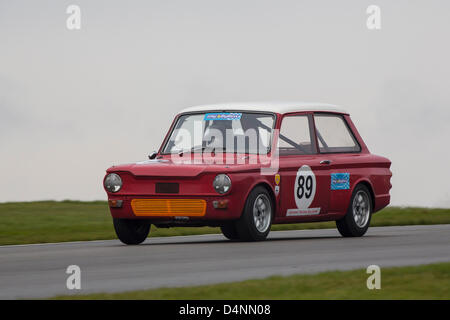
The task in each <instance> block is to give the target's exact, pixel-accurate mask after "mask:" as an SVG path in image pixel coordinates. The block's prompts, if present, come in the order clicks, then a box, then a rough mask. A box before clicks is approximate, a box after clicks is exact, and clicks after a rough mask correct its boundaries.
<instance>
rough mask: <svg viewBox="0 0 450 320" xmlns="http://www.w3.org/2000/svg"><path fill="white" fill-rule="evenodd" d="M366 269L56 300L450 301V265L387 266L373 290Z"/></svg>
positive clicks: (65, 297) (63, 297)
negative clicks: (368, 281)
mask: <svg viewBox="0 0 450 320" xmlns="http://www.w3.org/2000/svg"><path fill="white" fill-rule="evenodd" d="M368 276H369V275H368V274H366V270H354V271H336V272H325V273H318V274H313V275H293V276H288V277H280V276H275V277H270V278H267V279H262V280H248V281H242V282H233V283H222V284H216V285H207V286H195V287H184V288H162V289H152V290H143V291H131V292H124V293H113V294H106V293H101V294H90V295H74V296H60V297H56V298H55V299H164V300H178V299H218V300H233V299H243V300H246V299H247V300H248V299H370V300H372V299H450V263H437V264H431V265H423V266H414V267H395V268H382V270H381V289H380V290H369V289H367V286H366V281H367V278H368Z"/></svg>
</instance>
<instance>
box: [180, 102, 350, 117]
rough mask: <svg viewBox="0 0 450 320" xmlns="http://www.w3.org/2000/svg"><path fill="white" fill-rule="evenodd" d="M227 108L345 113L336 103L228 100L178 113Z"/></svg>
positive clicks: (281, 111) (277, 111)
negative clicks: (228, 101) (227, 101)
mask: <svg viewBox="0 0 450 320" xmlns="http://www.w3.org/2000/svg"><path fill="white" fill-rule="evenodd" d="M229 110H242V111H263V112H275V113H280V114H283V113H289V112H301V111H321V112H338V113H347V112H346V111H345V110H343V109H341V108H340V107H338V106H336V105H333V104H328V103H321V102H230V103H218V104H205V105H199V106H194V107H189V108H186V109H183V110H181V111H180V112H179V113H185V112H200V111H229Z"/></svg>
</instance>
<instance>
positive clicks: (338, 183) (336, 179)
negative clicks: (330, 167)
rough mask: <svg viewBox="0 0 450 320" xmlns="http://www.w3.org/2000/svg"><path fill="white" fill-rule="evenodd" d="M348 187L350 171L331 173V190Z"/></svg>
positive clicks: (346, 188)
mask: <svg viewBox="0 0 450 320" xmlns="http://www.w3.org/2000/svg"><path fill="white" fill-rule="evenodd" d="M348 189H350V173H332V174H331V190H348Z"/></svg>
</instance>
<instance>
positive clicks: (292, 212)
mask: <svg viewBox="0 0 450 320" xmlns="http://www.w3.org/2000/svg"><path fill="white" fill-rule="evenodd" d="M319 213H320V208H307V209H288V211H287V212H286V216H288V217H298V216H311V215H315V214H319Z"/></svg>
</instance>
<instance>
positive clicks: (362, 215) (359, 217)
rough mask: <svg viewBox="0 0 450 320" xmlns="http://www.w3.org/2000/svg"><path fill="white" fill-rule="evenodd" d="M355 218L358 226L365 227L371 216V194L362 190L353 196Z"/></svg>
mask: <svg viewBox="0 0 450 320" xmlns="http://www.w3.org/2000/svg"><path fill="white" fill-rule="evenodd" d="M352 208H353V219H354V220H355V223H356V225H357V226H358V227H360V228H364V227H365V226H366V224H367V222H368V221H369V217H370V200H369V195H368V194H367V193H366V192H364V191H362V190H360V191H358V192H357V193H356V195H355V198H353V205H352Z"/></svg>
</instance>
